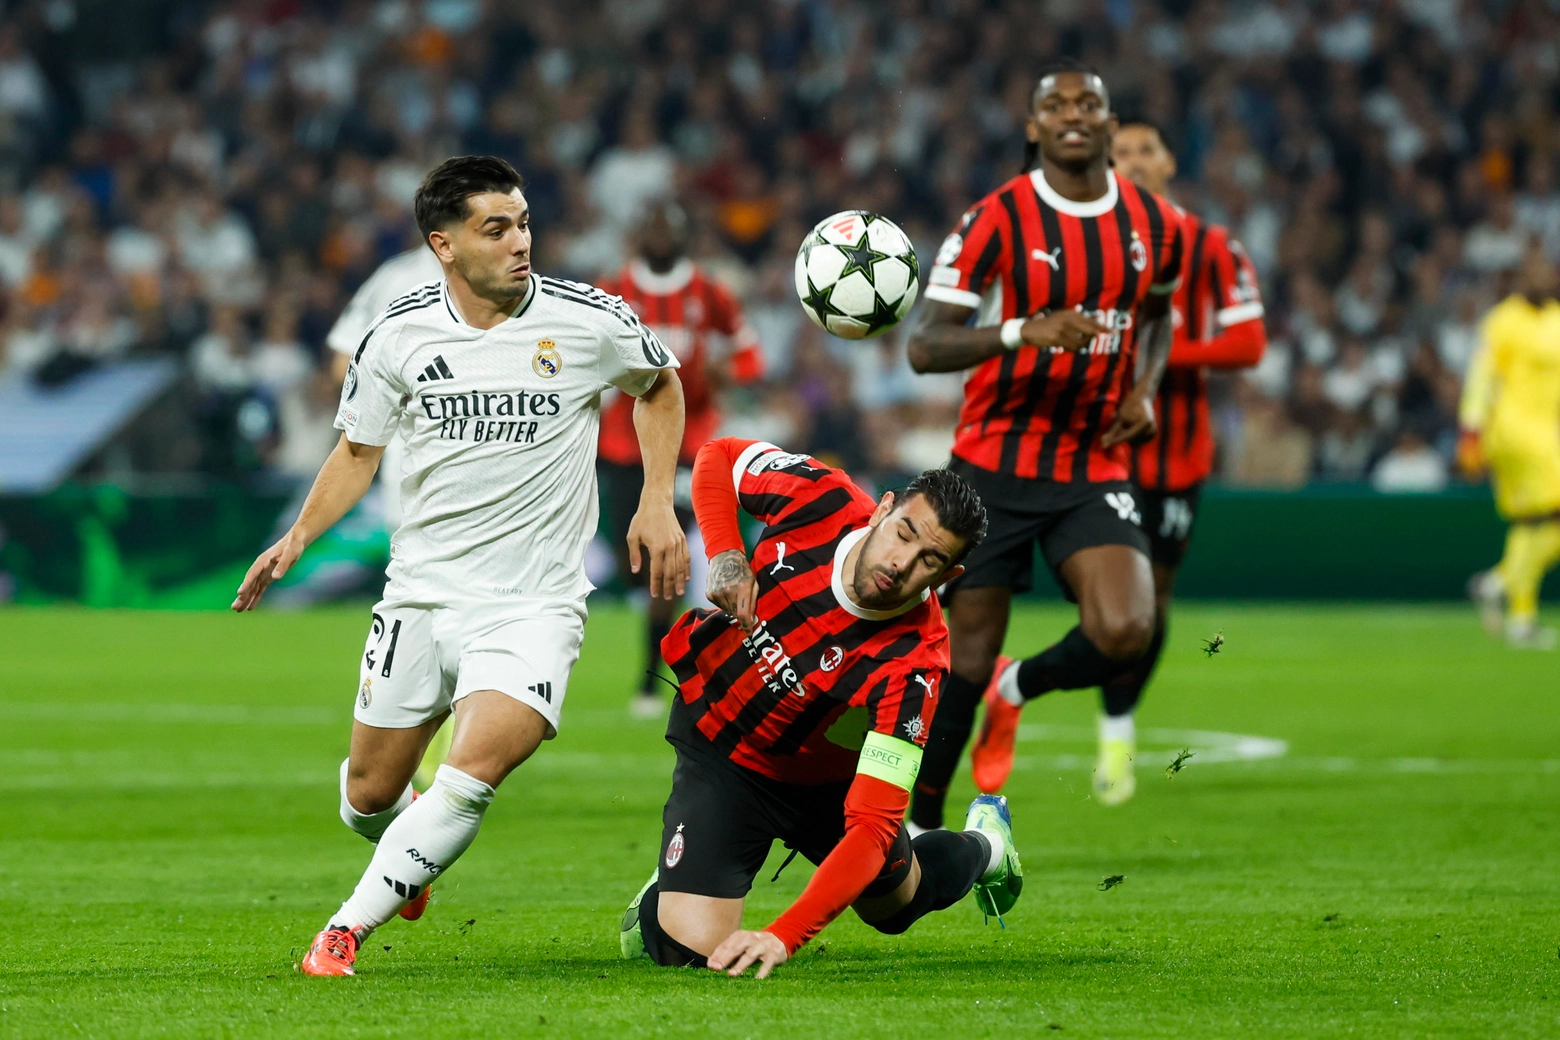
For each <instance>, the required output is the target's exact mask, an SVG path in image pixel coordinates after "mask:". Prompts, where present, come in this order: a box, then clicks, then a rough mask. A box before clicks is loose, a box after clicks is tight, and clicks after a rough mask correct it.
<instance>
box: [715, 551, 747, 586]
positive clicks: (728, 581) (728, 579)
mask: <svg viewBox="0 0 1560 1040" xmlns="http://www.w3.org/2000/svg"><path fill="white" fill-rule="evenodd" d="M752 577H753V572H752V570H751V569H749V567H748V562H747V559H746V558H745V557H744V556H743V555H742V554H741V553H739V552H723V553H721V554H720V555H719V556H717V557H715V559H714V561H713V562H712V563H711V564H710V580H709V585H710V591H711V592H725V591H726V590H727V589H734V588H737V587H738V586H740V585H742V584H744V583H745V582H747V581H748V580H750V579H751V578H752Z"/></svg>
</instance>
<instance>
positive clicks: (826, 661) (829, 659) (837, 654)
mask: <svg viewBox="0 0 1560 1040" xmlns="http://www.w3.org/2000/svg"><path fill="white" fill-rule="evenodd" d="M843 660H845V649H844V647H839V646H831V647H829V648H828V649H827V650H825V651H824V652H823V656H822V657H820V658H819V659H818V667H819V668H821V669H823V670H824V671H826V672H832V671H834V669H836V668H838V667H839V666H840V662H841V661H843Z"/></svg>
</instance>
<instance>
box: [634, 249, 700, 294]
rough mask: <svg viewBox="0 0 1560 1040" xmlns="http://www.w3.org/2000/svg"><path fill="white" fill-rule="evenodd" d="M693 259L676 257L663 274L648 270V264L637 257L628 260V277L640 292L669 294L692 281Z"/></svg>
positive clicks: (680, 290)
mask: <svg viewBox="0 0 1560 1040" xmlns="http://www.w3.org/2000/svg"><path fill="white" fill-rule="evenodd" d="M693 270H694V268H693V261H692V260H689V259H688V258H687V257H686V256H684V257H680V258H678V260H677V262H676V263H675V264H673V265H672V269H671V270H670V271H667V272H666V273H665V274H657V273H656V272H655V271H652V270H650V265H649V264H647V263H645V262H644V260H642V259H640V258H639V257H637V256H636V257H634V259H632V260H630V261H629V262H628V278H629V281H631V282H633V283H634V285H635V287H637V288H638V289H639V291H640V292H642V293H649V294H650V295H651V296H670V295H672V294H673V293H677V292H682V291H683V289H685V288H687V287H688V283H689V282H691V281H693Z"/></svg>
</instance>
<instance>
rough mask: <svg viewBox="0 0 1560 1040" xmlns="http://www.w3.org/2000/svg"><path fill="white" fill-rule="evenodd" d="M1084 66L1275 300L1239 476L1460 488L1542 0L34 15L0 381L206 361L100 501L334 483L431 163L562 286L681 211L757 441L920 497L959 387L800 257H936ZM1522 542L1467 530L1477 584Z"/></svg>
mask: <svg viewBox="0 0 1560 1040" xmlns="http://www.w3.org/2000/svg"><path fill="white" fill-rule="evenodd" d="M1062 53H1067V54H1073V55H1078V56H1082V57H1084V58H1086V59H1087V60H1090V61H1092V62H1093V63H1095V64H1096V65H1097V66H1098V67H1099V68H1100V69H1101V70H1102V71H1103V73H1104V74H1105V76H1106V78H1107V80H1108V82H1109V83H1110V84H1111V86H1112V88H1113V90H1114V92H1115V95H1116V102H1117V108H1118V109H1119V110H1123V111H1132V112H1142V113H1144V114H1146V115H1148V116H1150V117H1151V118H1153V119H1154V120H1155V121H1156V122H1157V123H1159V124H1160V125H1162V126H1164V127H1166V128H1167V129H1168V130H1169V132H1170V136H1171V137H1172V139H1173V143H1174V145H1175V147H1176V151H1177V154H1178V158H1179V161H1180V168H1181V178H1180V180H1179V182H1178V183H1177V184H1176V187H1175V194H1176V197H1177V198H1178V200H1179V201H1181V202H1183V203H1184V204H1186V205H1188V206H1190V207H1192V208H1194V209H1196V210H1198V211H1199V212H1201V213H1203V214H1204V215H1206V216H1207V217H1209V218H1211V219H1213V220H1215V221H1218V222H1221V223H1224V224H1227V225H1229V226H1230V227H1231V228H1232V229H1233V230H1234V232H1235V234H1236V235H1237V237H1239V238H1240V239H1241V240H1242V242H1243V243H1244V244H1245V246H1246V248H1247V250H1248V251H1249V252H1250V254H1251V255H1252V257H1253V259H1254V260H1255V262H1256V264H1257V266H1258V269H1259V271H1260V274H1261V276H1262V279H1263V291H1264V295H1265V297H1266V299H1267V301H1268V316H1269V327H1270V334H1271V337H1272V341H1273V345H1272V347H1271V348H1270V350H1269V354H1268V357H1267V359H1266V360H1265V361H1264V363H1263V364H1262V365H1261V366H1260V367H1259V368H1257V369H1256V370H1254V371H1251V372H1249V373H1246V374H1243V375H1240V376H1234V377H1227V378H1221V379H1219V380H1217V381H1216V395H1217V396H1216V408H1215V416H1216V421H1217V424H1218V428H1219V431H1220V434H1221V443H1222V450H1221V455H1220V461H1219V474H1220V478H1221V480H1222V481H1223V483H1224V484H1226V485H1228V486H1235V487H1248V488H1249V487H1257V488H1285V489H1294V488H1299V487H1303V486H1306V485H1312V486H1314V485H1318V484H1328V485H1335V484H1341V485H1352V486H1358V487H1360V488H1362V489H1364V490H1361V491H1359V492H1353V491H1351V492H1349V493H1348V494H1349V495H1359V496H1361V498H1362V500H1368V499H1369V496H1370V494H1371V492H1370V491H1369V490H1368V489H1369V485H1370V483H1371V481H1372V477H1373V475H1374V476H1375V483H1376V484H1377V485H1379V486H1380V487H1382V488H1384V489H1391V490H1421V491H1430V490H1434V489H1436V488H1439V487H1442V486H1444V485H1446V484H1447V483H1448V481H1449V480H1452V479H1453V478H1451V474H1450V466H1449V460H1450V452H1451V448H1452V440H1453V436H1454V432H1455V431H1454V425H1455V419H1454V416H1455V404H1456V395H1457V389H1458V384H1459V378H1460V375H1461V373H1462V371H1463V370H1464V368H1465V367H1466V365H1467V361H1468V357H1469V354H1470V352H1471V349H1472V345H1473V341H1474V330H1475V323H1476V319H1477V316H1478V315H1479V314H1480V313H1481V312H1482V310H1483V309H1484V308H1486V307H1487V306H1488V305H1489V304H1490V303H1492V302H1493V301H1494V300H1496V299H1497V298H1498V297H1499V296H1500V295H1502V294H1503V293H1504V292H1505V291H1506V287H1507V280H1508V278H1509V274H1510V271H1511V268H1512V267H1513V265H1514V264H1515V263H1516V260H1517V258H1518V255H1519V252H1520V249H1521V246H1522V244H1523V242H1524V241H1525V240H1526V239H1527V237H1528V236H1530V235H1535V234H1536V235H1538V236H1540V237H1541V238H1542V239H1543V241H1544V242H1545V244H1546V246H1547V248H1548V249H1549V250H1550V251H1551V252H1552V253H1555V254H1557V255H1560V189H1557V176H1556V174H1557V166H1556V163H1557V161H1560V123H1557V120H1556V111H1557V100H1556V98H1557V93H1556V92H1557V84H1560V14H1557V11H1556V10H1555V9H1554V7H1553V6H1552V5H1551V4H1548V3H1545V2H1543V0H1488V2H1482V3H1481V2H1475V0H1398V2H1391V3H1389V2H1381V3H1370V2H1363V0H1330V2H1327V3H1300V2H1281V0H1044V2H1038V0H1009V2H1001V0H899V2H895V3H887V2H864V0H772V2H765V3H758V4H754V3H740V2H737V0H574V2H569V3H563V2H554V0H528V2H520V0H336V2H313V3H302V2H299V0H248V2H229V3H223V2H197V0H140V2H137V3H111V2H107V0H27V2H21V3H16V4H12V5H7V7H6V8H5V12H4V15H3V17H0V287H3V298H4V314H3V320H0V372H3V373H4V378H6V379H7V380H11V381H13V382H11V383H8V384H7V385H15V382H14V381H18V380H32V379H36V378H38V376H39V375H40V374H43V375H44V376H45V377H46V378H48V377H50V375H51V374H52V375H53V376H54V377H58V376H59V375H60V374H61V373H69V372H70V371H72V370H74V369H75V368H81V369H83V370H84V371H86V372H87V373H88V374H87V375H83V376H80V377H77V378H79V379H84V380H89V381H90V380H94V379H102V378H104V375H103V374H104V373H105V372H108V371H112V369H108V368H98V369H97V370H96V374H93V366H94V365H98V366H108V365H113V364H117V363H122V362H123V361H125V359H130V358H156V359H167V361H168V362H170V363H172V364H174V365H176V366H177V368H178V372H179V376H178V378H177V380H176V381H174V382H173V383H172V384H171V385H170V386H169V387H168V389H167V390H166V392H165V394H164V397H163V398H161V399H160V401H159V407H158V408H157V409H156V412H157V415H156V416H155V419H154V420H148V419H147V418H146V417H145V416H143V420H142V421H140V422H137V423H133V424H131V425H130V426H128V427H124V426H121V427H119V428H118V429H119V430H120V431H122V432H120V433H119V434H118V435H117V437H116V436H110V434H111V433H112V432H113V431H110V430H107V429H106V428H105V430H104V433H103V436H102V437H101V438H100V439H99V441H98V442H97V444H96V445H95V447H94V449H93V450H91V451H87V452H78V453H76V454H75V455H73V456H72V459H73V460H75V461H76V463H77V465H76V470H75V475H76V477H78V478H79V479H80V480H82V481H84V482H85V483H87V484H92V483H94V482H101V481H103V480H105V479H108V480H111V481H112V482H113V483H115V484H116V485H117V486H119V487H121V488H124V489H126V490H128V491H129V492H130V493H131V494H132V495H135V494H143V493H145V494H152V493H156V494H166V493H169V489H171V488H174V487H179V488H186V489H190V492H191V493H192V494H193V493H196V492H198V493H199V494H203V495H215V494H226V493H228V492H226V491H216V490H213V488H214V487H215V486H216V485H222V486H224V487H226V486H227V485H233V486H237V487H239V488H244V489H256V488H259V489H261V491H263V492H264V493H265V494H271V493H272V492H275V491H277V489H280V488H285V487H286V486H287V484H288V483H289V482H296V481H298V480H302V479H306V478H307V477H308V476H310V475H312V473H313V472H314V470H315V468H316V467H317V465H318V464H319V462H320V460H321V459H322V458H323V457H324V454H325V453H326V452H327V451H328V450H329V446H330V444H331V443H332V441H333V436H334V435H333V431H332V430H331V428H330V421H331V417H332V413H333V409H334V396H335V388H334V387H333V386H332V385H331V380H330V378H329V375H328V363H327V362H326V360H325V359H324V356H323V355H324V353H325V351H324V348H323V339H324V336H325V333H326V331H327V330H328V328H329V326H330V324H331V321H332V320H333V319H334V317H335V315H336V313H337V312H338V311H339V310H340V308H341V307H342V306H343V305H344V303H345V301H346V299H347V298H348V296H349V295H350V293H351V291H352V290H353V289H354V288H355V287H356V285H357V284H359V283H360V282H361V281H362V280H363V279H364V278H366V277H367V275H368V274H369V273H370V272H371V271H372V270H373V269H374V267H375V266H376V265H377V264H378V263H379V262H380V261H381V260H383V259H385V258H387V257H389V256H391V255H393V254H394V253H396V252H398V251H400V250H402V249H405V248H407V247H408V246H409V245H411V244H414V243H415V233H414V231H413V229H412V225H411V219H410V213H409V204H410V200H411V195H412V191H413V189H414V188H415V187H416V185H417V183H418V181H419V179H420V178H421V176H422V174H423V172H424V171H425V170H426V169H427V168H428V167H429V166H430V165H432V164H433V163H434V162H436V161H438V160H439V159H442V158H443V157H445V156H447V155H450V154H454V153H461V152H491V153H495V154H499V155H503V156H505V157H507V158H509V159H510V160H512V161H513V162H514V163H515V165H516V166H517V167H518V168H519V169H520V170H521V171H522V173H523V174H525V176H526V177H527V178H528V180H529V182H530V185H529V196H530V199H531V202H532V206H533V211H534V213H535V220H536V226H537V233H538V242H537V254H538V264H539V266H540V267H541V268H542V269H543V270H546V271H549V272H553V273H559V274H567V275H573V276H577V277H582V278H586V279H589V278H592V277H595V276H597V275H599V274H601V273H603V272H605V271H608V270H612V269H614V268H616V267H617V266H618V265H619V264H620V263H621V262H622V260H623V258H624V231H625V227H626V225H627V224H628V222H629V221H630V220H631V219H632V217H633V215H634V213H635V210H636V207H637V206H638V205H639V203H640V202H642V201H643V200H645V199H648V198H651V197H654V196H657V195H662V194H669V193H670V194H675V195H677V196H678V197H679V198H680V199H681V200H682V202H683V204H684V206H685V208H686V209H687V210H688V212H689V213H690V215H691V217H692V219H693V223H694V229H695V233H694V252H695V255H696V258H697V259H698V260H699V261H700V262H701V263H703V264H705V265H706V266H707V267H709V268H711V269H712V270H714V271H716V272H717V273H718V274H719V275H720V276H721V277H723V278H724V279H726V280H727V281H728V282H729V283H730V284H731V285H732V286H733V287H734V288H735V289H736V290H737V291H738V292H739V293H740V294H741V295H742V296H743V298H744V300H745V301H746V305H747V307H748V309H749V314H750V317H751V319H752V320H753V323H754V325H755V326H756V327H757V329H758V330H759V333H760V335H761V336H762V338H763V343H764V347H765V350H766V352H767V354H768V358H769V371H770V378H769V380H768V381H767V382H766V383H764V384H763V385H761V386H760V387H758V388H757V389H755V390H753V391H751V392H746V391H745V392H743V393H741V394H738V395H735V396H734V397H733V399H732V400H731V402H730V404H729V407H728V423H729V425H730V427H731V428H732V429H733V430H740V431H742V432H744V433H747V434H750V435H756V436H763V437H766V438H769V439H772V440H776V441H779V442H781V443H785V444H787V445H788V446H794V447H796V448H805V449H807V450H810V451H812V452H814V453H816V454H822V455H827V456H833V457H834V458H836V459H838V460H840V461H842V462H844V463H845V464H847V465H848V466H850V467H851V468H852V470H853V472H858V473H870V474H875V475H876V477H877V479H879V480H881V481H885V482H886V481H891V480H893V479H895V478H896V477H897V476H898V475H900V474H903V473H905V472H907V471H913V470H917V469H919V468H921V467H923V466H926V465H932V464H936V463H938V462H940V461H942V460H943V459H944V458H945V457H946V452H947V448H948V445H949V443H951V426H952V420H953V416H954V413H955V407H956V402H957V400H958V395H959V385H960V384H959V380H958V379H957V378H925V377H915V376H913V375H912V374H911V373H910V371H909V369H908V366H907V365H906V363H905V361H904V357H903V347H902V342H901V341H900V339H899V338H896V337H895V336H892V335H891V336H889V337H885V338H884V339H883V340H881V341H877V342H874V343H872V344H868V345H865V346H862V345H855V346H846V345H844V344H842V343H840V342H838V341H833V340H831V339H830V338H829V337H827V336H824V335H822V334H821V333H819V332H818V331H817V330H815V329H814V328H813V327H812V326H811V325H809V324H808V323H806V322H805V321H804V320H803V318H802V316H801V313H800V311H799V309H798V308H797V307H796V305H795V302H794V299H793V296H792V292H791V289H790V262H791V256H792V251H793V250H794V248H795V245H796V243H797V242H799V241H800V239H801V237H802V235H803V233H804V231H805V229H806V228H807V227H809V226H810V225H811V224H812V223H813V222H814V221H815V220H816V219H818V218H819V217H821V216H823V215H826V214H828V213H830V212H833V211H835V210H838V209H841V208H845V207H861V208H867V209H873V210H877V211H881V212H884V213H886V214H889V215H891V216H893V217H894V219H896V220H897V221H899V222H900V223H901V224H902V225H903V226H905V227H906V229H907V230H908V231H909V232H910V233H911V235H912V237H913V238H914V240H915V241H916V243H917V245H918V247H919V248H920V249H921V250H922V251H923V255H926V256H929V255H930V253H931V252H932V251H935V249H936V246H937V244H938V242H939V241H940V239H941V237H942V236H943V234H945V233H946V231H947V229H948V228H949V227H951V226H952V224H953V223H954V222H955V221H956V219H957V218H958V216H959V214H960V213H961V212H962V210H963V208H964V207H965V206H966V205H968V204H969V203H970V202H971V201H972V200H974V199H975V198H977V197H979V196H980V195H981V194H983V193H984V192H985V191H987V190H989V188H990V187H991V186H993V185H994V184H995V183H997V182H999V181H1000V180H1001V179H1004V178H1006V177H1008V176H1010V175H1011V174H1012V173H1013V172H1015V171H1016V169H1017V164H1018V162H1019V158H1020V155H1021V140H1022V116H1023V111H1024V107H1025V102H1026V99H1027V96H1028V93H1029V90H1030V88H1031V87H1032V85H1033V81H1034V76H1035V70H1036V68H1037V67H1038V66H1039V64H1040V63H1041V62H1043V61H1044V60H1045V59H1046V58H1048V57H1052V56H1055V55H1058V54H1062ZM926 266H927V265H925V264H924V263H923V269H925V267H926ZM159 371H161V369H159ZM83 385H89V384H83ZM63 389H64V390H66V391H70V392H71V393H74V392H78V391H73V390H70V387H69V380H68V379H67V380H66V381H65V384H64V387H63ZM59 392H60V391H56V393H59ZM67 399H68V397H66V396H61V397H58V398H57V400H59V401H61V402H63V401H65V400H67ZM57 407H59V408H64V407H65V406H64V404H60V405H58V406H57ZM63 414H64V413H63V412H61V413H60V416H63ZM50 421H56V422H63V421H64V420H63V418H59V419H54V420H50ZM11 428H12V425H11V424H8V425H7V426H5V427H4V429H11ZM28 435H29V436H32V434H31V433H29V434H28ZM18 451H22V452H24V453H25V452H26V449H25V448H21V449H19V448H18V447H17V445H16V442H14V441H8V440H7V435H6V434H5V433H3V432H0V455H15V454H17V453H18ZM1405 463H1407V464H1405ZM7 472H8V471H7ZM1405 474H1407V475H1408V476H1409V477H1411V478H1412V479H1411V480H1405V478H1404V476H1403V475H1405ZM1453 482H1454V481H1453ZM1237 497H1238V496H1237ZM1323 500H1325V501H1333V500H1336V496H1333V497H1327V496H1324V498H1323V499H1318V501H1323ZM1452 500H1453V501H1457V500H1458V498H1457V495H1456V494H1455V493H1454V494H1453V495H1452ZM1232 501H1233V499H1232ZM20 508H23V507H22V506H21V505H20V504H18V503H17V502H15V501H10V500H8V502H7V504H6V505H5V506H4V509H5V510H15V509H20ZM278 508H280V507H278ZM1457 508H1461V507H1453V509H1454V511H1455V509H1457ZM5 515H9V514H7V513H4V512H0V517H3V516H5ZM1212 515H1213V514H1212V513H1211V512H1210V517H1211V516H1212ZM1470 515H1471V514H1470ZM16 523H17V522H16V521H15V520H14V519H13V520H12V521H10V524H11V529H12V534H11V544H10V545H9V546H0V569H5V568H7V567H9V568H10V569H11V570H12V571H16V570H17V565H16V564H15V562H14V560H12V559H11V558H10V557H8V556H6V555H5V554H6V553H8V552H10V553H13V554H14V553H16V552H19V551H20V550H19V549H18V548H17V545H18V543H19V542H20V540H21V535H20V533H19V529H18V528H17V526H16ZM262 527H264V525H262ZM1497 532H1498V528H1496V527H1495V525H1494V522H1493V518H1492V517H1489V518H1488V524H1487V525H1486V524H1484V522H1483V521H1482V520H1481V521H1480V523H1479V524H1478V525H1476V527H1475V528H1474V529H1471V530H1468V531H1465V532H1464V536H1465V537H1466V538H1469V539H1473V540H1474V541H1476V542H1477V543H1478V544H1479V545H1480V546H1481V551H1480V555H1481V560H1482V555H1483V548H1482V547H1484V546H1490V547H1493V545H1494V544H1495V539H1496V538H1497V536H1498V535H1497ZM1209 541H1211V539H1210V540H1209ZM252 548H253V546H252V545H246V546H245V547H244V551H246V552H247V551H248V550H249V549H252ZM1200 551H1202V552H1204V553H1211V552H1213V551H1214V548H1213V547H1212V546H1211V545H1208V544H1206V542H1205V543H1204V546H1203V548H1202V549H1201V550H1200ZM7 561H9V562H7ZM1459 566H1461V565H1460V564H1459ZM1448 573H1449V572H1448ZM1447 580H1448V581H1449V578H1448V579H1447ZM1445 586H1446V581H1443V582H1441V584H1439V585H1437V588H1438V589H1440V588H1443V587H1445ZM54 594H57V595H58V594H67V595H70V594H74V593H69V592H64V593H61V592H55V593H54Z"/></svg>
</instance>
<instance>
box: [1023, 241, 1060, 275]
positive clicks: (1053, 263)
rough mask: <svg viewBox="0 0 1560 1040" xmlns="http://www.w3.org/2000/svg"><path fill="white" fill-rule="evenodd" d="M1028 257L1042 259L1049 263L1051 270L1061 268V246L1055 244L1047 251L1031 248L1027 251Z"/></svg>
mask: <svg viewBox="0 0 1560 1040" xmlns="http://www.w3.org/2000/svg"><path fill="white" fill-rule="evenodd" d="M1029 259H1031V260H1044V261H1045V262H1046V263H1047V264H1049V265H1050V267H1051V270H1053V271H1060V270H1061V269H1062V247H1061V246H1056V247H1055V248H1053V249H1052V250H1051V251H1050V252H1049V253H1047V252H1046V251H1045V250H1044V249H1031V250H1030V251H1029Z"/></svg>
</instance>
